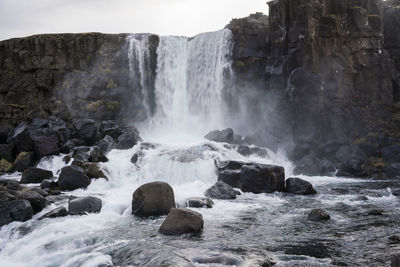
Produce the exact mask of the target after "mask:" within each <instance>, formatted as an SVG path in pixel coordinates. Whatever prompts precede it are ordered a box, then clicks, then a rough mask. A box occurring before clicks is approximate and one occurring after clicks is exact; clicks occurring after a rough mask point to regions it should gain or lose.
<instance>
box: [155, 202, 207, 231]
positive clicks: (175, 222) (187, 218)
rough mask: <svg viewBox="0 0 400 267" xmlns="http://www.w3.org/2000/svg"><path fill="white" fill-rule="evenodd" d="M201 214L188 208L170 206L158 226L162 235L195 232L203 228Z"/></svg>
mask: <svg viewBox="0 0 400 267" xmlns="http://www.w3.org/2000/svg"><path fill="white" fill-rule="evenodd" d="M203 225H204V221H203V216H202V215H201V214H200V213H198V212H195V211H192V210H189V209H175V208H172V209H171V210H170V212H169V213H168V216H167V218H165V220H164V222H163V223H162V225H161V227H160V230H159V231H160V233H162V234H164V235H182V234H197V233H200V232H201V231H202V230H203Z"/></svg>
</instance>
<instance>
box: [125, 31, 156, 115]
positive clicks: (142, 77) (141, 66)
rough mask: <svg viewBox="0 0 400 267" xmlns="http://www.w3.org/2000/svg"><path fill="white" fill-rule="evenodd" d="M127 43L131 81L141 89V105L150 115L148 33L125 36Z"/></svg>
mask: <svg viewBox="0 0 400 267" xmlns="http://www.w3.org/2000/svg"><path fill="white" fill-rule="evenodd" d="M127 43H128V60H129V73H130V79H131V83H133V84H135V85H136V86H138V87H139V88H140V89H141V94H142V96H143V106H144V108H145V112H146V117H149V116H150V115H151V112H150V100H149V92H148V90H150V89H149V88H147V86H146V85H147V81H146V79H147V75H146V73H149V72H150V66H149V64H150V63H149V58H150V52H149V49H148V45H149V34H132V35H129V36H128V37H127Z"/></svg>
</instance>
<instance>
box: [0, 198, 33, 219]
mask: <svg viewBox="0 0 400 267" xmlns="http://www.w3.org/2000/svg"><path fill="white" fill-rule="evenodd" d="M32 215H33V209H32V206H31V204H30V203H29V201H27V200H24V199H19V200H13V201H4V200H0V226H3V225H6V224H9V223H10V222H12V221H21V222H25V221H27V220H29V219H31V218H32Z"/></svg>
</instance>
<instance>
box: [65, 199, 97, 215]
mask: <svg viewBox="0 0 400 267" xmlns="http://www.w3.org/2000/svg"><path fill="white" fill-rule="evenodd" d="M101 207H102V201H101V199H99V198H97V197H76V198H71V199H70V200H69V201H68V213H69V214H71V215H84V214H87V213H99V212H100V210H101Z"/></svg>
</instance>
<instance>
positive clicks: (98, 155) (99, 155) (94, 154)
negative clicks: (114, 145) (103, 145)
mask: <svg viewBox="0 0 400 267" xmlns="http://www.w3.org/2000/svg"><path fill="white" fill-rule="evenodd" d="M89 156H90V161H91V162H107V161H108V158H107V157H106V156H104V154H103V151H102V150H101V149H100V148H99V147H98V146H92V147H91V148H90V152H89Z"/></svg>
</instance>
